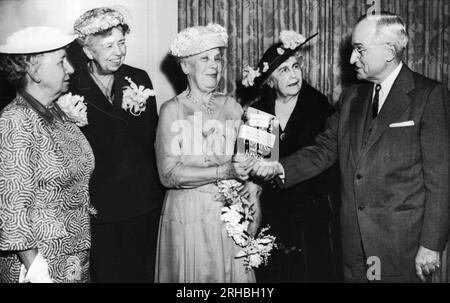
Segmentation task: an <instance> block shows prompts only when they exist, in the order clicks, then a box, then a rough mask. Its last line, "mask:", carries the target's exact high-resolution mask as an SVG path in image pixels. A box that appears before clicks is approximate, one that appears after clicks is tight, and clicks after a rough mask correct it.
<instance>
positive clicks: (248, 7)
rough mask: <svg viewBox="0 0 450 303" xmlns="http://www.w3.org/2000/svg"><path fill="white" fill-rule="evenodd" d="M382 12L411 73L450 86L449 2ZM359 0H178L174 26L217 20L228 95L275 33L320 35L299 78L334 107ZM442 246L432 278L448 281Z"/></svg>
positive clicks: (384, 4)
mask: <svg viewBox="0 0 450 303" xmlns="http://www.w3.org/2000/svg"><path fill="white" fill-rule="evenodd" d="M379 1H380V6H381V9H382V10H386V11H390V12H394V13H397V14H398V15H400V16H401V17H402V18H403V20H404V21H405V22H406V26H407V29H408V33H409V36H410V42H409V45H408V49H407V52H406V54H405V57H404V61H405V62H406V64H407V65H408V66H409V67H410V68H412V69H413V70H415V71H417V72H419V73H422V74H424V75H426V76H428V77H430V78H432V79H435V80H438V81H441V82H444V83H445V84H447V87H449V88H450V79H449V74H450V1H448V0H379ZM367 2H368V1H366V0H178V7H179V17H178V20H179V22H178V28H179V30H182V29H184V28H186V27H189V26H194V25H206V24H207V23H208V22H216V23H219V24H221V25H223V26H225V28H226V29H227V31H228V34H229V36H230V39H229V46H228V49H227V55H226V70H225V74H224V76H225V79H226V85H225V87H224V91H225V92H227V93H230V94H235V92H236V87H237V83H238V82H239V81H240V75H241V71H242V66H243V64H245V63H248V64H250V65H252V66H255V65H256V64H257V62H258V60H259V58H260V57H261V56H262V54H263V53H264V51H265V50H266V49H267V48H268V47H269V46H270V45H271V44H272V43H274V42H277V41H278V35H279V33H280V31H281V30H284V29H291V30H295V31H298V32H300V33H302V34H303V35H305V36H307V35H311V34H314V33H319V36H318V37H317V38H314V39H313V40H312V41H311V43H310V46H309V47H308V49H307V50H305V52H304V59H305V69H304V77H305V78H306V79H307V81H308V82H309V83H310V84H311V85H312V86H313V87H315V88H317V89H318V90H319V91H321V92H322V93H324V94H325V95H327V96H328V97H329V100H330V102H336V101H337V99H338V98H339V95H340V93H341V91H342V89H343V88H344V87H345V86H347V85H349V84H350V83H352V82H353V81H354V74H353V72H352V68H351V66H350V64H349V58H350V51H351V49H350V47H349V44H348V41H349V38H350V35H351V31H352V28H353V26H354V24H355V23H356V21H357V19H358V18H359V17H360V16H361V15H362V14H364V13H365V12H366V10H367V9H368V7H369V5H368V4H367ZM449 259H450V256H449V254H448V253H447V249H446V250H445V252H444V253H443V260H442V266H441V270H440V272H439V273H438V274H437V275H435V278H434V280H440V281H449V280H450V272H449V271H448V265H447V264H448V261H449Z"/></svg>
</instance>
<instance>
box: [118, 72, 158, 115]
mask: <svg viewBox="0 0 450 303" xmlns="http://www.w3.org/2000/svg"><path fill="white" fill-rule="evenodd" d="M125 80H127V81H128V82H129V83H130V85H129V86H126V87H125V89H124V91H123V99H122V108H123V109H124V110H125V111H127V110H129V111H130V113H131V114H132V115H134V116H139V115H140V114H141V112H143V111H145V107H146V104H147V99H148V98H149V97H150V96H155V91H154V90H153V89H149V88H145V87H144V86H143V85H139V86H137V85H136V83H134V82H133V81H132V80H131V79H130V78H129V77H125Z"/></svg>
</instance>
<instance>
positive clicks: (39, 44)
mask: <svg viewBox="0 0 450 303" xmlns="http://www.w3.org/2000/svg"><path fill="white" fill-rule="evenodd" d="M73 40H74V37H73V36H68V35H65V34H63V33H61V32H60V31H58V30H57V29H54V28H50V27H42V26H40V27H30V28H26V29H23V30H20V31H18V32H16V33H14V34H12V35H11V36H10V37H8V39H7V41H6V44H3V45H0V53H1V61H0V70H1V71H3V72H5V73H6V74H7V77H8V79H9V80H10V81H11V82H12V83H13V84H14V85H15V87H16V89H17V96H16V98H15V99H14V100H13V101H12V102H11V103H10V104H9V105H8V106H6V107H5V108H4V110H3V111H2V112H1V114H0V159H1V160H0V184H1V191H0V209H1V211H0V282H38V283H39V282H87V281H89V272H88V268H89V249H90V223H89V220H90V218H89V217H90V213H91V212H94V209H93V208H92V207H91V204H90V200H89V193H88V183H89V179H90V176H91V173H92V171H93V169H94V157H93V153H92V150H91V147H90V146H89V143H88V142H87V140H86V138H85V137H84V135H83V134H82V133H81V131H80V130H79V128H78V127H77V126H76V125H75V123H74V122H75V120H73V119H72V118H73V116H71V115H70V114H69V113H68V114H66V113H65V112H64V111H63V110H62V109H61V107H60V106H58V104H57V103H56V102H55V101H56V100H58V98H59V97H60V96H61V95H62V94H63V93H65V92H67V90H68V86H69V82H68V81H69V77H70V75H71V74H72V73H73V68H72V66H71V65H70V63H69V62H68V60H67V58H66V50H65V47H66V46H67V45H68V44H70V43H71V42H72V41H73ZM83 107H84V105H83V104H82V102H78V104H77V105H76V106H72V107H71V109H72V110H75V111H76V112H78V113H82V112H83V110H84V108H83ZM69 117H70V118H69Z"/></svg>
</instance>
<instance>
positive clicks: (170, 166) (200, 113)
mask: <svg viewBox="0 0 450 303" xmlns="http://www.w3.org/2000/svg"><path fill="white" fill-rule="evenodd" d="M212 104H213V107H208V108H204V107H203V106H202V105H200V104H196V103H195V102H193V101H192V100H189V99H188V98H186V96H185V93H183V94H182V95H181V96H178V97H175V99H172V100H169V101H167V102H166V103H164V104H163V106H162V108H161V115H160V119H159V124H158V129H157V136H156V143H155V144H156V145H155V146H156V158H157V164H158V171H159V174H160V177H161V181H162V183H163V184H164V185H165V186H166V187H168V188H169V189H168V191H167V193H166V197H165V201H164V206H163V214H162V216H161V222H160V228H159V237H158V249H157V258H156V275H155V282H171V283H180V282H189V283H190V282H195V283H203V282H215V283H231V282H240V283H246V282H255V275H254V272H253V270H250V271H246V270H245V267H244V264H243V259H242V258H241V259H236V258H235V256H236V254H237V253H238V252H239V251H241V248H240V247H239V246H237V245H236V244H235V243H234V241H233V239H232V238H230V237H228V234H227V231H226V229H225V224H224V223H223V222H222V220H221V218H220V215H221V208H222V207H223V205H222V203H221V202H218V201H217V199H216V195H217V194H218V188H217V186H216V185H215V184H213V183H210V184H206V185H202V186H198V187H195V186H186V185H183V183H182V181H181V180H180V179H181V178H180V175H181V174H182V171H183V169H184V168H185V167H186V166H194V167H209V166H217V165H220V164H223V163H225V162H227V161H229V160H230V159H231V156H232V155H233V153H234V145H235V142H236V137H237V131H238V128H239V122H240V121H241V116H242V108H241V106H240V105H239V104H238V103H236V101H235V100H234V99H232V98H226V97H223V96H220V97H217V99H216V100H215V102H213V103H212Z"/></svg>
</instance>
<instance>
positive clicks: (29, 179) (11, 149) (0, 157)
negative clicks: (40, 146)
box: [0, 112, 37, 251]
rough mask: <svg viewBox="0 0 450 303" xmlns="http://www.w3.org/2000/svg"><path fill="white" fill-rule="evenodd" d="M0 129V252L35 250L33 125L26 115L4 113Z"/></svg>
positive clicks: (35, 156) (34, 153)
mask: <svg viewBox="0 0 450 303" xmlns="http://www.w3.org/2000/svg"><path fill="white" fill-rule="evenodd" d="M0 130H1V132H0V188H1V191H0V250H2V251H19V250H28V249H32V248H35V247H36V240H35V236H34V233H33V224H32V220H31V217H30V214H31V212H32V209H33V207H34V204H35V192H36V180H35V165H36V159H37V154H36V150H35V138H34V130H33V123H32V121H31V120H29V119H26V117H25V116H24V115H23V114H22V115H21V114H20V113H19V114H17V113H13V112H4V113H3V115H2V117H0Z"/></svg>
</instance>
